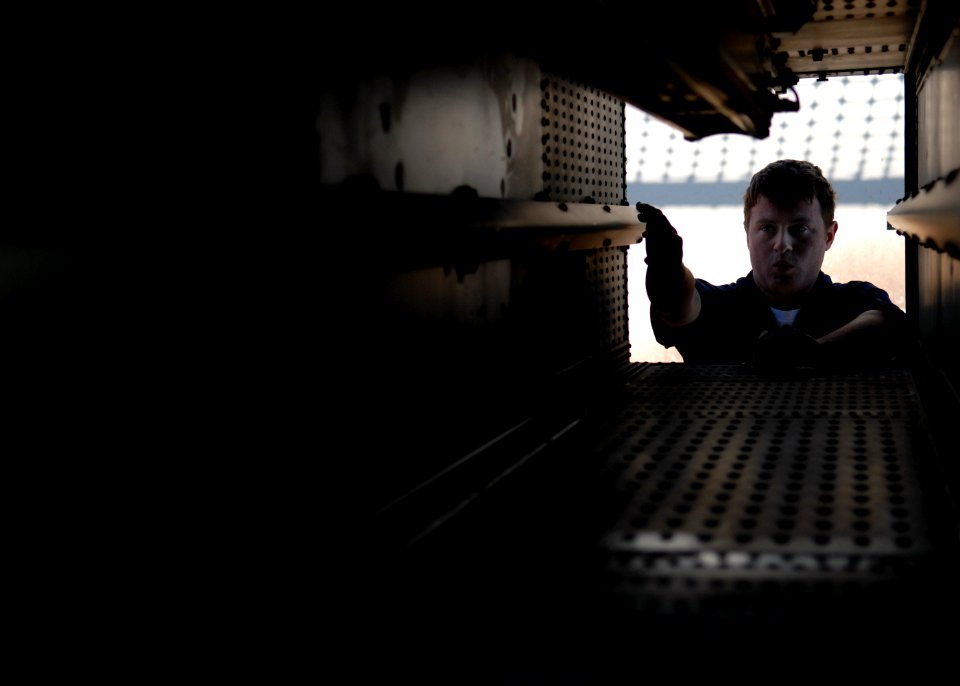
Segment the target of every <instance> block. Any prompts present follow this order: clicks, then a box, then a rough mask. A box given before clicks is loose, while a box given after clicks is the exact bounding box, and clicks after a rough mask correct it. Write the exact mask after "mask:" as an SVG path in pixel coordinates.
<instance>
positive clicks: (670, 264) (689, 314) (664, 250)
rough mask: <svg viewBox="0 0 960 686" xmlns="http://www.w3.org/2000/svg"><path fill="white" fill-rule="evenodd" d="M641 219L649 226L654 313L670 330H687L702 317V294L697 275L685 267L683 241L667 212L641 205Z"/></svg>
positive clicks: (649, 288)
mask: <svg viewBox="0 0 960 686" xmlns="http://www.w3.org/2000/svg"><path fill="white" fill-rule="evenodd" d="M637 218H638V219H639V220H640V221H642V222H643V223H644V224H646V229H645V230H644V233H643V237H644V241H645V242H646V245H647V257H646V260H644V261H645V262H646V263H647V278H646V286H647V296H648V297H649V298H650V306H651V310H652V311H653V313H654V314H655V315H656V316H657V317H659V318H660V319H661V320H663V322H664V323H666V324H668V325H670V326H683V325H685V324H689V323H691V322H693V321H695V320H696V318H697V317H698V316H700V294H699V293H698V292H697V289H696V285H695V283H694V278H693V274H692V273H691V272H690V270H689V269H688V268H687V267H686V265H684V264H683V239H682V238H681V237H680V235H679V234H678V233H677V230H676V229H675V228H673V226H672V225H671V224H670V222H669V221H668V220H667V218H666V217H665V216H664V214H663V212H661V211H660V210H659V209H657V208H656V207H654V206H653V205H647V204H645V203H640V202H638V203H637Z"/></svg>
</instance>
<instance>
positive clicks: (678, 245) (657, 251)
mask: <svg viewBox="0 0 960 686" xmlns="http://www.w3.org/2000/svg"><path fill="white" fill-rule="evenodd" d="M637 219H639V220H640V221H642V222H643V223H644V224H646V225H647V226H646V228H645V229H644V232H643V238H644V240H645V241H646V244H647V257H646V259H645V260H644V261H645V262H646V263H647V265H648V266H651V267H656V268H663V269H669V268H673V269H679V268H680V265H681V264H682V263H683V239H682V238H681V237H680V235H679V234H678V233H677V230H676V229H675V228H673V225H672V224H671V223H670V222H669V220H667V218H666V216H664V214H663V212H661V211H660V210H659V209H657V208H656V207H654V206H653V205H647V204H645V203H642V202H638V203H637Z"/></svg>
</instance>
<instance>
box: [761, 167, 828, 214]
mask: <svg viewBox="0 0 960 686" xmlns="http://www.w3.org/2000/svg"><path fill="white" fill-rule="evenodd" d="M761 195H765V196H766V197H767V198H769V199H770V202H772V203H774V204H775V205H780V206H782V207H793V206H794V205H796V204H797V203H799V202H800V201H801V200H808V201H809V200H813V199H814V198H816V199H817V200H819V201H820V209H821V211H822V214H823V223H824V224H827V225H829V224H831V223H832V222H833V213H834V210H835V209H836V207H837V193H836V191H834V190H833V186H831V185H830V182H829V181H827V179H826V177H825V176H824V175H823V172H822V171H821V170H820V167H818V166H817V165H815V164H813V163H811V162H806V161H803V160H777V161H776V162H771V163H770V164H768V165H767V166H766V167H764V168H763V169H761V170H760V171H758V172H757V173H756V174H754V175H753V178H752V179H750V185H749V186H748V187H747V191H746V192H745V193H744V194H743V224H744V226H746V225H747V223H748V221H749V220H750V210H752V209H753V206H754V205H756V204H757V201H758V200H759V199H760V196H761Z"/></svg>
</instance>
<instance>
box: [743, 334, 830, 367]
mask: <svg viewBox="0 0 960 686" xmlns="http://www.w3.org/2000/svg"><path fill="white" fill-rule="evenodd" d="M822 358H823V355H822V351H821V349H820V344H819V343H818V342H817V340H816V339H815V338H813V337H812V336H808V335H807V334H805V333H804V332H803V331H800V330H799V329H795V328H793V327H792V326H779V327H777V328H775V329H768V330H766V331H764V332H763V333H762V334H760V338H758V339H757V343H756V345H755V346H754V349H753V363H754V366H756V367H757V369H759V370H760V371H767V372H769V371H790V370H799V369H806V368H812V367H818V366H820V365H821V364H822V363H823V359H822Z"/></svg>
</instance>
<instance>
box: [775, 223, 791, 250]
mask: <svg viewBox="0 0 960 686" xmlns="http://www.w3.org/2000/svg"><path fill="white" fill-rule="evenodd" d="M773 249H774V251H775V252H786V251H788V250H792V249H793V237H792V236H791V235H790V232H789V231H787V230H786V229H785V228H784V229H777V233H776V238H775V239H774V241H773Z"/></svg>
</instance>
